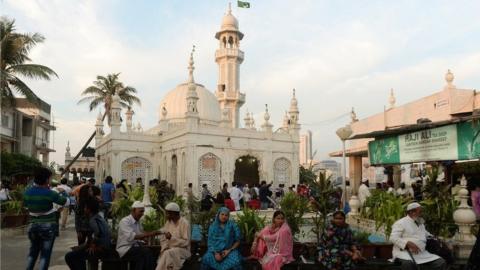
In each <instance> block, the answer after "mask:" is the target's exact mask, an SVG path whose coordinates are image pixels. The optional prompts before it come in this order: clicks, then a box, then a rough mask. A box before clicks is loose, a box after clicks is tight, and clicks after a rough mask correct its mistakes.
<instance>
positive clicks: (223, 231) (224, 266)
mask: <svg viewBox="0 0 480 270" xmlns="http://www.w3.org/2000/svg"><path fill="white" fill-rule="evenodd" d="M229 218H230V210H228V209H227V208H225V207H221V208H220V209H218V212H217V216H216V218H215V221H214V222H213V223H212V225H210V228H209V229H208V249H207V253H206V254H205V255H204V256H203V258H202V269H203V270H207V269H208V270H209V269H215V270H229V269H232V270H237V269H242V256H241V255H240V251H239V250H238V246H239V245H240V239H241V233H240V229H239V228H238V226H237V224H236V223H235V222H234V221H233V220H230V219H229Z"/></svg>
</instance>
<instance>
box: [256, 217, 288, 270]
mask: <svg viewBox="0 0 480 270" xmlns="http://www.w3.org/2000/svg"><path fill="white" fill-rule="evenodd" d="M292 253H293V237H292V232H291V231H290V227H289V226H288V224H287V222H285V214H284V213H283V212H282V211H280V210H278V211H275V213H273V221H272V225H267V226H266V227H265V228H264V229H263V230H262V231H260V233H258V234H256V235H255V240H254V241H253V244H252V254H253V257H254V258H258V259H259V262H260V264H261V265H262V269H263V270H280V269H281V268H282V266H283V265H284V264H287V263H290V262H292V261H294V260H295V259H294V258H293V256H292Z"/></svg>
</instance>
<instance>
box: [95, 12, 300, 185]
mask: <svg viewBox="0 0 480 270" xmlns="http://www.w3.org/2000/svg"><path fill="white" fill-rule="evenodd" d="M243 37H244V35H243V33H242V32H240V31H239V27H238V20H237V19H236V18H235V17H234V16H233V15H232V12H231V10H230V9H229V10H228V11H227V13H226V14H225V16H224V17H223V19H222V24H221V28H220V30H219V31H218V32H217V33H216V34H215V38H216V39H217V40H218V49H217V50H216V51H215V62H216V63H217V64H218V68H219V73H218V82H217V89H215V92H211V91H210V90H208V89H206V88H205V87H204V86H203V85H202V84H200V83H197V82H195V80H194V58H193V52H194V51H193V50H192V54H191V55H190V60H189V64H188V79H187V81H186V82H184V83H181V84H179V85H178V86H177V87H175V88H174V89H173V90H171V91H170V92H168V93H167V94H166V96H165V97H164V98H163V100H162V101H161V102H160V103H159V121H158V124H157V125H156V126H154V127H152V128H150V129H146V130H144V129H143V128H142V127H141V126H140V125H139V124H138V125H134V124H133V119H132V118H133V111H131V110H130V109H129V110H127V111H126V112H125V113H122V108H121V107H120V103H119V101H120V99H119V97H118V96H117V95H115V96H114V97H113V98H112V105H111V118H110V131H109V132H110V133H109V134H105V132H104V123H103V121H102V116H101V115H100V114H99V116H98V118H97V121H96V124H95V127H96V135H95V155H96V158H95V167H96V169H95V177H96V178H97V179H103V178H104V177H105V176H107V175H111V176H112V177H113V178H114V179H116V180H120V179H127V180H128V181H130V182H135V180H136V179H137V178H139V177H141V178H142V179H144V180H145V179H146V180H150V179H154V178H157V179H160V180H166V181H168V182H169V183H170V184H171V185H172V186H173V187H174V189H175V190H176V191H177V193H181V192H182V191H183V189H184V188H185V187H186V186H187V184H188V183H192V184H193V188H194V190H195V191H199V190H200V187H201V185H202V184H207V185H208V186H209V188H210V190H211V191H218V190H219V189H220V188H221V186H222V185H223V183H229V184H231V183H232V182H233V181H237V182H240V183H243V184H249V185H250V186H251V185H253V184H255V183H259V182H261V181H263V180H265V181H267V182H272V181H273V183H274V185H275V186H277V185H278V184H285V185H292V184H297V183H298V180H299V132H300V124H299V110H298V104H297V99H296V97H295V90H293V95H292V98H291V101H290V104H289V109H288V112H287V113H286V114H285V116H284V119H283V124H282V126H281V127H279V128H277V129H276V130H274V128H273V125H272V123H271V122H270V114H269V111H268V106H267V105H265V112H264V115H263V121H262V123H259V125H258V126H257V125H256V123H255V121H254V118H253V114H251V113H249V112H246V115H245V116H244V118H243V119H242V120H243V125H241V123H240V122H241V120H240V119H241V116H240V108H241V107H242V105H244V104H245V102H246V94H245V93H242V92H241V87H240V66H241V64H242V62H243V60H244V52H243V51H242V50H240V41H241V40H242V39H243ZM287 106H288V105H287ZM122 119H125V120H124V121H122ZM124 124H125V126H124Z"/></svg>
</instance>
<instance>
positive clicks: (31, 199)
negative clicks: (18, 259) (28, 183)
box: [23, 167, 68, 270]
mask: <svg viewBox="0 0 480 270" xmlns="http://www.w3.org/2000/svg"><path fill="white" fill-rule="evenodd" d="M34 174H35V179H34V180H33V183H34V184H33V186H32V187H30V188H28V189H27V190H26V191H25V194H24V195H23V200H24V204H25V207H26V208H27V209H28V212H29V216H30V228H29V229H28V238H29V239H30V251H29V252H28V257H27V270H32V269H33V268H34V266H35V262H36V260H37V257H38V255H39V254H40V261H39V264H38V269H40V270H47V269H48V266H49V265H50V256H51V255H52V249H53V243H54V242H55V237H56V235H57V234H58V221H57V214H56V210H55V208H54V207H53V204H54V203H55V204H58V205H62V206H66V205H68V199H67V198H66V197H63V196H62V195H60V193H62V192H64V190H63V189H61V188H58V191H59V193H57V192H55V191H53V190H51V189H50V188H49V184H50V178H51V177H52V172H51V171H50V170H49V169H47V168H45V167H40V168H38V169H36V170H35V173H34Z"/></svg>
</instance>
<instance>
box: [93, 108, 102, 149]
mask: <svg viewBox="0 0 480 270" xmlns="http://www.w3.org/2000/svg"><path fill="white" fill-rule="evenodd" d="M103 134H104V133H103V116H102V112H100V111H99V112H98V116H97V121H96V122H95V146H98V145H99V144H100V141H101V140H102V138H103Z"/></svg>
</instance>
